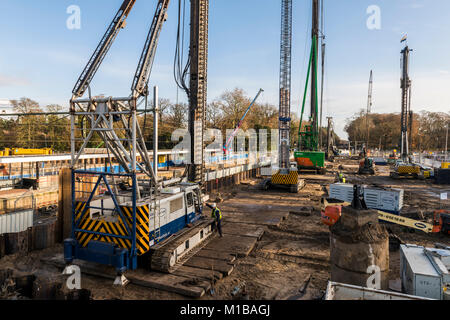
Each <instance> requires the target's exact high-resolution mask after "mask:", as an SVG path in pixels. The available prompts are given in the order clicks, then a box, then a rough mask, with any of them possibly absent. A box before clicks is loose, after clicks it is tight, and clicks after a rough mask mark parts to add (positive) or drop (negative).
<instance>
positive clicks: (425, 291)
mask: <svg viewBox="0 0 450 320" xmlns="http://www.w3.org/2000/svg"><path fill="white" fill-rule="evenodd" d="M425 250H427V249H426V248H424V247H421V246H416V245H410V244H406V245H403V244H402V245H401V246H400V273H401V279H402V287H403V290H404V291H405V292H406V293H408V294H412V295H417V296H421V297H427V298H432V299H438V300H442V299H444V288H446V287H447V286H449V285H450V274H449V271H448V269H447V268H446V267H445V265H444V264H443V263H442V261H440V259H439V258H438V257H436V256H432V255H429V254H428V255H427V254H426V252H425ZM449 253H450V252H449Z"/></svg>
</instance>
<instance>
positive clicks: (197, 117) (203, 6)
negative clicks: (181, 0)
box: [188, 0, 209, 184]
mask: <svg viewBox="0 0 450 320" xmlns="http://www.w3.org/2000/svg"><path fill="white" fill-rule="evenodd" d="M208 19H209V0H191V43H190V51H189V58H190V63H191V66H190V85H189V92H190V95H189V119H188V126H189V134H190V137H191V153H190V155H191V156H190V164H189V166H188V180H189V181H190V182H196V183H200V184H202V183H203V181H204V173H203V168H204V157H203V150H204V148H205V143H204V137H203V136H204V131H205V122H206V113H205V110H206V102H207V83H208V81H207V77H208Z"/></svg>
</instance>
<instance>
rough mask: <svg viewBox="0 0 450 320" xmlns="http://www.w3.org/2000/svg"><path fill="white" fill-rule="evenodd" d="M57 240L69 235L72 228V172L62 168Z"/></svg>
mask: <svg viewBox="0 0 450 320" xmlns="http://www.w3.org/2000/svg"><path fill="white" fill-rule="evenodd" d="M57 225H58V229H59V230H58V231H59V232H58V235H59V237H58V241H63V240H64V239H66V238H69V237H70V234H71V228H72V173H71V171H70V169H69V168H63V169H62V170H61V171H60V173H59V198H58V222H57Z"/></svg>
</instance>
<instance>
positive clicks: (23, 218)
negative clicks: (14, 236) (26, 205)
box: [0, 209, 33, 234]
mask: <svg viewBox="0 0 450 320" xmlns="http://www.w3.org/2000/svg"><path fill="white" fill-rule="evenodd" d="M32 226H33V209H29V210H24V211H20V212H13V213H7V214H1V215H0V234H4V233H16V232H22V231H25V230H27V229H28V228H30V227H32Z"/></svg>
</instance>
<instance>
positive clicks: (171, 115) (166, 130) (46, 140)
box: [0, 88, 339, 152]
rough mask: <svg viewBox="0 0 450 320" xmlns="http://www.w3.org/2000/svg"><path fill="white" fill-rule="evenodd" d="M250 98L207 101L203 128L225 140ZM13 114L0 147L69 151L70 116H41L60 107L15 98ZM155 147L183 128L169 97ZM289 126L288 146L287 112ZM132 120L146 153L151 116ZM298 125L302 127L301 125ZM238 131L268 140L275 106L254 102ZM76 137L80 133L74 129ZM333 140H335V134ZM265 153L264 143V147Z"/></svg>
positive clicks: (183, 116) (182, 116)
mask: <svg viewBox="0 0 450 320" xmlns="http://www.w3.org/2000/svg"><path fill="white" fill-rule="evenodd" d="M252 100H253V98H252V97H249V96H247V93H246V92H245V91H244V90H243V89H240V88H235V89H233V90H228V91H225V92H224V93H223V94H221V95H220V96H219V97H218V98H216V99H214V100H213V101H211V102H210V103H209V104H208V105H207V108H206V128H211V129H219V130H221V132H222V136H223V137H226V130H227V129H234V128H235V127H236V126H237V125H238V124H239V121H240V119H241V117H242V115H243V114H244V112H245V111H246V109H247V107H248V106H249V105H250V103H251V101H252ZM11 105H12V106H13V109H14V112H15V113H20V114H23V115H20V116H18V117H10V118H5V117H2V118H0V149H3V148H52V149H53V150H54V151H55V152H68V151H70V117H69V116H68V115H52V114H46V113H50V112H61V111H63V109H64V108H63V107H62V106H61V105H57V104H51V105H46V106H41V105H40V104H39V103H38V102H36V101H34V100H32V99H29V98H21V99H20V100H12V101H11ZM159 107H160V113H159V125H158V126H159V138H158V140H159V144H158V147H159V148H160V149H171V148H173V147H174V146H175V145H176V144H177V143H178V141H176V142H174V141H171V138H172V133H173V132H174V131H175V130H176V129H180V128H187V125H188V111H189V107H188V104H187V103H173V102H172V101H170V100H169V99H164V98H162V99H160V100H159ZM30 113H32V114H34V113H42V115H30ZM291 117H292V122H291V146H292V147H295V146H296V144H297V137H298V127H299V121H300V120H299V118H298V117H297V115H296V114H294V113H293V114H292V115H291ZM138 121H139V123H140V125H141V128H143V133H144V139H145V141H146V142H147V144H148V148H149V149H153V141H152V137H153V114H152V113H147V114H146V115H140V116H139V117H138ZM307 123H308V122H307V121H304V122H303V124H304V125H305V124H307ZM241 129H242V130H244V131H245V130H248V129H255V130H256V131H258V130H261V129H266V130H267V132H268V139H269V141H270V139H271V136H270V134H271V131H270V130H271V129H278V107H277V106H275V105H272V104H269V103H259V102H256V103H255V104H254V105H253V106H252V109H251V110H250V112H249V113H248V115H247V117H246V118H245V120H244V122H243V123H242V125H241ZM322 136H323V145H325V143H326V128H322ZM77 137H78V138H79V137H80V132H78V131H77ZM335 139H338V140H339V137H337V136H336V135H335ZM102 146H103V143H102V140H101V139H100V138H99V137H98V136H95V135H94V137H93V138H92V139H91V141H90V143H89V145H88V147H89V148H96V147H102ZM268 148H269V150H270V143H268Z"/></svg>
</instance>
